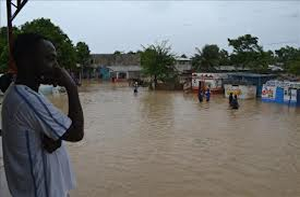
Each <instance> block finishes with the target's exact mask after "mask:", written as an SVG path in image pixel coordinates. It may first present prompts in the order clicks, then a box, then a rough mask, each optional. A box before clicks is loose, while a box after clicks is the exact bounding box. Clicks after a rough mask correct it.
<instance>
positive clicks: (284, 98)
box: [261, 81, 300, 107]
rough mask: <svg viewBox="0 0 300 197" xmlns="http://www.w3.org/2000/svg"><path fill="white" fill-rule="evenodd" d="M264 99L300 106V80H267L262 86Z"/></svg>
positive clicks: (264, 100) (265, 100)
mask: <svg viewBox="0 0 300 197" xmlns="http://www.w3.org/2000/svg"><path fill="white" fill-rule="evenodd" d="M261 94H262V96H261V97H262V98H261V99H262V101H263V102H273V103H279V104H286V105H288V106H295V107H300V82H299V81H298V82H291V81H267V82H266V83H265V84H264V85H263V88H262V93H261Z"/></svg>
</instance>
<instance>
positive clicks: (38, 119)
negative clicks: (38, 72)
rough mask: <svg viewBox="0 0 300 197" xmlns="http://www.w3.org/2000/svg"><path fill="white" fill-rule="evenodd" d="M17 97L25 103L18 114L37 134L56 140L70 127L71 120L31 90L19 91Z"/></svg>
mask: <svg viewBox="0 0 300 197" xmlns="http://www.w3.org/2000/svg"><path fill="white" fill-rule="evenodd" d="M19 95H20V96H21V97H22V98H23V100H24V101H25V102H24V104H23V106H22V107H21V108H20V111H19V113H21V114H22V116H23V118H22V119H23V120H24V119H25V122H27V124H29V125H30V126H31V127H32V129H34V130H36V131H37V132H39V131H40V132H43V133H44V134H45V135H47V136H48V137H50V138H52V139H54V140H58V139H59V138H60V137H61V136H62V135H63V134H64V133H65V132H66V131H67V130H68V129H69V127H70V126H71V124H72V121H71V119H70V118H69V117H68V116H67V115H65V114H64V113H63V112H61V111H60V110H59V109H57V108H56V107H55V106H54V105H53V104H52V103H50V102H49V101H48V100H47V99H46V98H45V97H44V96H42V95H40V94H38V93H35V92H32V91H31V90H29V92H26V90H25V92H24V91H19ZM27 126H28V125H27Z"/></svg>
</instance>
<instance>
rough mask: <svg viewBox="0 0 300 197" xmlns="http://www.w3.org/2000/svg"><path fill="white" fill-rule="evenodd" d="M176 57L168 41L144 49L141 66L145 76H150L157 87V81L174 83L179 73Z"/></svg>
mask: <svg viewBox="0 0 300 197" xmlns="http://www.w3.org/2000/svg"><path fill="white" fill-rule="evenodd" d="M174 64H175V55H174V54H173V53H172V51H171V47H170V46H169V45H168V43H167V42H166V41H164V42H162V43H160V44H157V45H149V46H147V47H143V52H142V53H141V66H142V68H143V72H144V74H145V75H147V76H150V77H151V78H152V79H153V80H154V83H155V85H156V84H157V80H161V81H163V82H174V81H175V80H176V79H177V74H178V73H177V71H176V69H175V67H174Z"/></svg>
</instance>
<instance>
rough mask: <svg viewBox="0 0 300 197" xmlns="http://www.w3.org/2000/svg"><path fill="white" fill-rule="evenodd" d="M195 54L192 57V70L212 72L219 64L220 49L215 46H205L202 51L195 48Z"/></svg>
mask: <svg viewBox="0 0 300 197" xmlns="http://www.w3.org/2000/svg"><path fill="white" fill-rule="evenodd" d="M196 51H197V53H196V54H195V55H194V56H193V57H192V65H193V68H194V69H196V70H197V71H202V72H212V71H215V70H216V67H217V66H219V63H220V49H219V47H218V46H217V45H215V44H212V45H205V46H204V47H203V48H202V50H200V49H199V48H196Z"/></svg>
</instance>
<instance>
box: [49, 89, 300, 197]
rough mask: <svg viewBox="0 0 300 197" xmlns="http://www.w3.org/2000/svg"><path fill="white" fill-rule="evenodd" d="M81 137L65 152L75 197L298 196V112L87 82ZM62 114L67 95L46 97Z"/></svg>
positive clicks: (269, 106) (299, 147) (297, 110)
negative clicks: (231, 106) (72, 172)
mask: <svg viewBox="0 0 300 197" xmlns="http://www.w3.org/2000/svg"><path fill="white" fill-rule="evenodd" d="M81 99H82V102H83V107H84V113H85V127H86V137H85V139H84V141H83V142H81V143H79V144H70V146H69V150H70V153H71V156H72V160H73V163H74V168H75V171H76V174H77V180H78V188H77V190H75V191H73V192H72V196H74V197H85V196H89V197H98V196H113V197H117V196H122V197H126V196H128V197H129V196H130V197H134V196H136V197H141V196H143V197H147V196H149V197H152V196H156V197H159V196H161V197H166V196H170V197H177V196H178V197H182V196H218V197H221V196H222V197H223V196H230V197H232V196H243V197H248V196H249V197H250V196H255V197H256V196H272V197H276V196H278V197H282V196H300V187H299V184H300V176H299V170H300V129H299V128H300V111H299V109H295V108H288V107H286V106H280V105H277V104H269V103H261V102H259V101H254V100H249V101H240V105H241V107H240V109H239V110H229V108H228V101H227V100H226V99H224V98H223V97H221V96H213V97H212V98H211V102H210V103H206V102H203V103H201V104H199V103H198V100H197V98H196V95H184V94H182V93H181V92H149V91H147V90H145V89H139V93H138V95H136V96H134V94H133V90H132V89H131V88H128V87H122V86H120V85H110V84H102V85H99V84H92V85H91V84H90V85H88V86H84V87H82V89H81ZM51 100H52V101H53V102H54V103H55V104H56V105H58V106H59V107H60V108H62V109H63V110H67V106H66V104H65V103H66V101H67V100H66V96H62V97H60V98H57V97H56V98H51Z"/></svg>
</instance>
